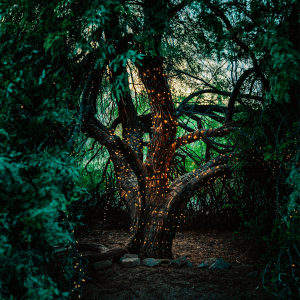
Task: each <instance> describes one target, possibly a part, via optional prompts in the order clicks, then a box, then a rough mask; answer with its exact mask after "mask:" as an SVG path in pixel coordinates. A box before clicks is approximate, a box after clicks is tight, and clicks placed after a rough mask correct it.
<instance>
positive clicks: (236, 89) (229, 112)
mask: <svg viewBox="0 0 300 300" xmlns="http://www.w3.org/2000/svg"><path fill="white" fill-rule="evenodd" d="M253 72H254V68H251V69H249V70H247V71H245V72H244V73H243V74H242V75H241V76H240V78H239V79H238V81H237V82H236V84H235V87H234V89H233V91H232V93H231V95H230V99H229V101H228V110H227V112H226V118H225V124H226V123H228V122H231V121H232V116H233V112H234V103H235V100H236V98H237V96H238V94H239V91H240V88H241V86H242V84H243V82H244V81H245V79H246V78H247V77H248V76H249V75H250V74H252V73H253Z"/></svg>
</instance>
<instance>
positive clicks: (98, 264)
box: [93, 260, 112, 271]
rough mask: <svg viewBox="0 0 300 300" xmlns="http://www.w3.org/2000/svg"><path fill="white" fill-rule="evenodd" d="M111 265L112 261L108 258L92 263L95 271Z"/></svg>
mask: <svg viewBox="0 0 300 300" xmlns="http://www.w3.org/2000/svg"><path fill="white" fill-rule="evenodd" d="M111 266H112V262H111V261H109V260H104V261H99V262H96V263H94V264H93V269H94V270H95V271H99V270H104V269H108V268H110V267H111Z"/></svg>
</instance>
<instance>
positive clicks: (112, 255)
mask: <svg viewBox="0 0 300 300" xmlns="http://www.w3.org/2000/svg"><path fill="white" fill-rule="evenodd" d="M127 253H128V251H127V250H125V249H122V248H115V249H111V250H109V251H107V252H104V253H97V254H89V255H83V256H82V257H83V258H86V259H87V260H88V261H89V262H90V263H94V262H98V261H103V260H112V261H113V262H117V261H119V259H120V258H121V257H122V256H124V255H125V254H127Z"/></svg>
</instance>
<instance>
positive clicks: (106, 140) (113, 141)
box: [83, 119, 147, 191]
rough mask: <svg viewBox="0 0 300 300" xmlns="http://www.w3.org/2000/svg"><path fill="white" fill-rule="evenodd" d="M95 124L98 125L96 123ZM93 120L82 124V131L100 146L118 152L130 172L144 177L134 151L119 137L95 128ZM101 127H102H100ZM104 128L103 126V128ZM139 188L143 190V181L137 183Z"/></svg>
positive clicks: (142, 168)
mask: <svg viewBox="0 0 300 300" xmlns="http://www.w3.org/2000/svg"><path fill="white" fill-rule="evenodd" d="M97 123H100V122H99V121H97ZM97 123H96V121H95V119H93V120H90V121H89V122H85V123H84V124H83V130H84V131H86V132H87V133H88V134H89V136H90V137H92V138H94V139H95V140H97V141H98V142H99V143H100V144H101V145H103V146H106V147H107V148H108V149H111V150H114V151H115V152H118V154H122V156H123V157H124V158H125V159H126V160H127V162H128V164H129V165H130V167H131V169H132V171H133V172H134V173H135V174H136V176H137V177H138V178H139V177H146V176H147V172H146V170H145V168H144V167H143V163H142V161H141V159H140V158H139V157H138V155H137V154H136V153H135V151H133V150H132V148H131V147H130V146H129V145H128V143H126V142H125V141H123V140H121V139H120V137H119V136H116V135H114V134H108V133H107V132H108V130H107V131H105V130H103V129H104V128H102V129H101V128H99V126H97ZM102 126H103V125H102ZM103 127H104V126H103ZM139 186H140V188H141V191H142V190H144V181H143V180H140V181H139Z"/></svg>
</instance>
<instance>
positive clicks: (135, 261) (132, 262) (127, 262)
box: [121, 258, 141, 268]
mask: <svg viewBox="0 0 300 300" xmlns="http://www.w3.org/2000/svg"><path fill="white" fill-rule="evenodd" d="M140 264H141V259H140V258H125V259H123V260H122V262H121V267H123V268H134V267H137V266H139V265H140Z"/></svg>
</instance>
